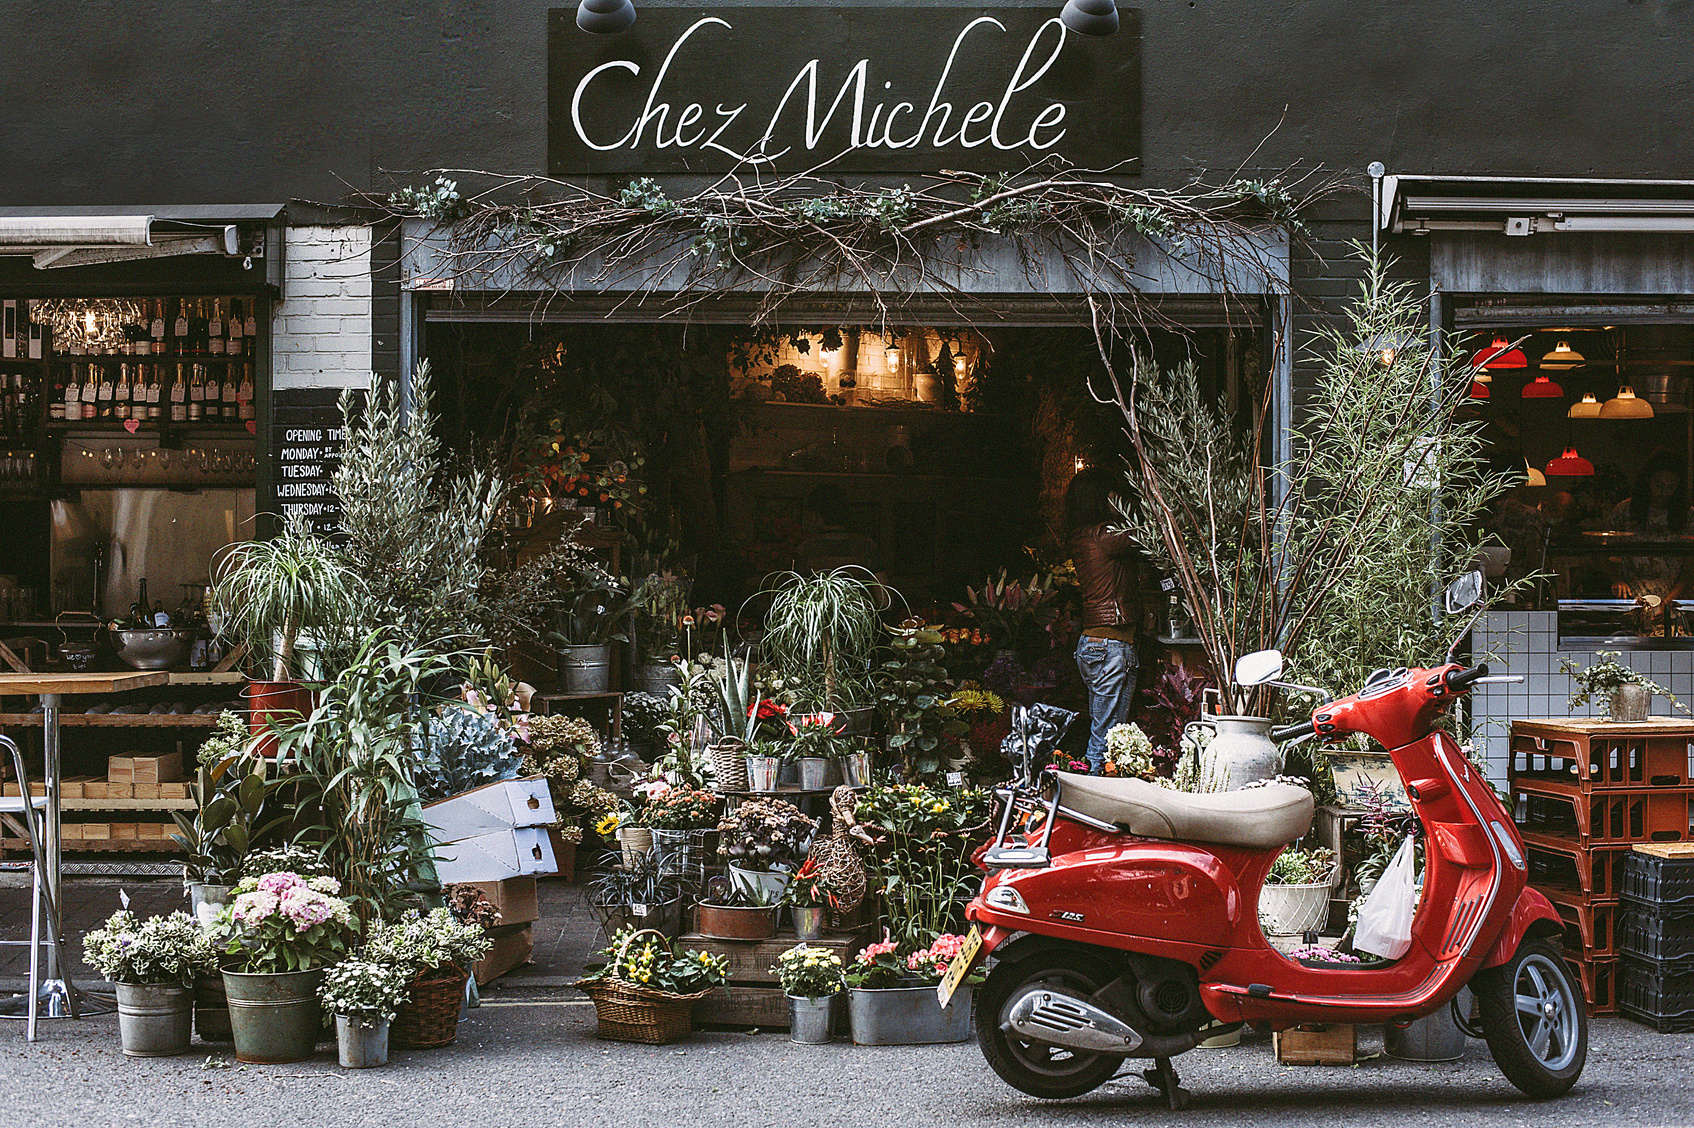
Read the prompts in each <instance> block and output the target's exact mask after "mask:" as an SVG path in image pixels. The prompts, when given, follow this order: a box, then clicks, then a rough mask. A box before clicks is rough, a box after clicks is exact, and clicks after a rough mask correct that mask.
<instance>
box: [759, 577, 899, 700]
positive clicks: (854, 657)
mask: <svg viewBox="0 0 1694 1128" xmlns="http://www.w3.org/2000/svg"><path fill="white" fill-rule="evenodd" d="M875 582H876V580H875V577H873V576H872V575H871V574H870V573H869V572H867V571H865V570H864V569H863V568H859V567H855V566H851V565H849V566H847V567H842V568H837V569H835V570H834V571H831V572H823V573H820V574H817V575H810V576H803V575H801V574H800V573H798V572H790V573H788V574H786V575H784V576H781V577H779V578H778V581H777V584H776V586H775V587H774V588H773V589H769V590H768V591H767V592H765V593H762V594H768V595H770V597H771V605H770V609H769V610H768V611H767V612H766V613H765V635H764V639H763V640H762V642H761V646H762V647H763V652H764V657H765V660H766V661H767V662H769V663H770V664H771V665H772V666H773V667H774V668H775V669H776V670H778V671H780V672H781V673H782V675H784V676H785V677H787V678H792V679H794V681H795V683H796V684H797V687H798V689H797V692H798V695H799V700H798V701H797V702H796V705H795V707H796V710H798V711H814V712H815V711H818V710H841V711H847V712H849V713H853V712H857V711H859V710H862V709H863V708H864V707H865V706H868V705H870V704H871V700H872V687H871V658H872V656H873V654H874V652H875V650H876V642H877V637H878V632H879V631H880V630H881V628H882V620H881V618H880V617H879V616H878V614H877V602H878V600H877V595H876V593H875V592H873V590H872V588H871V586H870V585H871V584H874V583H875ZM851 723H852V718H849V724H850V727H851Z"/></svg>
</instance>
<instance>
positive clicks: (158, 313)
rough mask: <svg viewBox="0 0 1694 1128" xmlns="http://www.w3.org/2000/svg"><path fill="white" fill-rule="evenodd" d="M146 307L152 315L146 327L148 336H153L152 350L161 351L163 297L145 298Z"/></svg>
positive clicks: (162, 343)
mask: <svg viewBox="0 0 1694 1128" xmlns="http://www.w3.org/2000/svg"><path fill="white" fill-rule="evenodd" d="M147 309H148V312H149V313H150V314H151V315H152V321H151V323H150V324H149V325H148V327H147V328H148V333H149V336H151V337H152V338H153V351H154V352H156V353H162V352H164V351H165V299H164V298H149V299H147Z"/></svg>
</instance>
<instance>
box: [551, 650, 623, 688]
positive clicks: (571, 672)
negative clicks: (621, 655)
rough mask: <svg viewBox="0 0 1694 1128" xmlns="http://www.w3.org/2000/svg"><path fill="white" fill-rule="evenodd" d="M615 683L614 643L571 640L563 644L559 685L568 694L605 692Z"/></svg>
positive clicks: (560, 654) (560, 651)
mask: <svg viewBox="0 0 1694 1128" xmlns="http://www.w3.org/2000/svg"><path fill="white" fill-rule="evenodd" d="M611 684H612V644H611V643H609V642H595V643H567V644H566V645H563V646H560V647H559V688H560V689H561V690H563V691H564V692H565V693H605V692H606V690H607V689H609V688H610V687H611Z"/></svg>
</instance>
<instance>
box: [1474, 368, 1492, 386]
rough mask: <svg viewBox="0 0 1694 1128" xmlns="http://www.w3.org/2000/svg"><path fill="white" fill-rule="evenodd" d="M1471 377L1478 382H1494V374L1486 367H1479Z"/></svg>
mask: <svg viewBox="0 0 1694 1128" xmlns="http://www.w3.org/2000/svg"><path fill="white" fill-rule="evenodd" d="M1471 379H1473V380H1475V381H1476V382H1477V383H1478V384H1492V383H1493V382H1494V376H1493V374H1492V373H1491V372H1489V371H1488V369H1486V368H1478V369H1477V370H1476V372H1475V373H1473V374H1472V376H1471Z"/></svg>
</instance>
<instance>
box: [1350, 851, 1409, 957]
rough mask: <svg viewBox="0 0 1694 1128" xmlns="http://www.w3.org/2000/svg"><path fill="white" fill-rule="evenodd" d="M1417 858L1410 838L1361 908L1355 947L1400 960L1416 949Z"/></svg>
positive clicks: (1354, 934) (1355, 935) (1362, 950)
mask: <svg viewBox="0 0 1694 1128" xmlns="http://www.w3.org/2000/svg"><path fill="white" fill-rule="evenodd" d="M1416 868H1417V855H1416V851H1415V850H1414V849H1413V847H1412V839H1411V836H1410V835H1407V836H1406V840H1405V841H1404V842H1402V843H1400V848H1399V849H1398V850H1396V851H1395V852H1394V858H1393V860H1392V861H1390V862H1389V863H1388V868H1387V869H1385V870H1383V871H1382V877H1381V878H1379V879H1378V880H1377V883H1376V888H1374V889H1372V890H1371V891H1370V896H1369V897H1366V898H1365V903H1364V904H1363V905H1360V906H1359V924H1358V927H1357V929H1356V930H1355V931H1354V932H1353V947H1354V948H1355V949H1356V950H1358V951H1361V952H1369V953H1370V954H1372V955H1376V956H1381V957H1383V958H1384V959H1390V960H1397V959H1399V958H1400V957H1401V956H1403V955H1405V954H1406V952H1407V951H1408V950H1409V949H1410V948H1411V946H1412V916H1413V915H1414V914H1415V913H1416V912H1417V873H1416Z"/></svg>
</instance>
